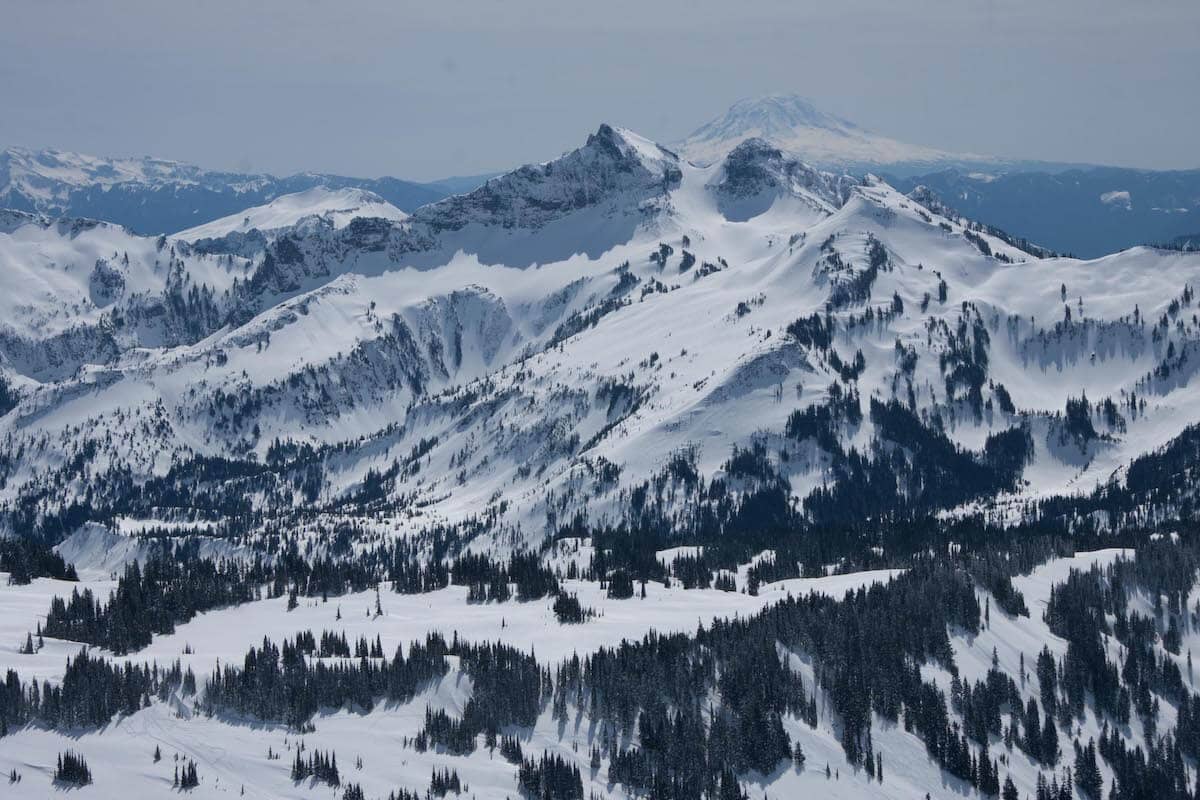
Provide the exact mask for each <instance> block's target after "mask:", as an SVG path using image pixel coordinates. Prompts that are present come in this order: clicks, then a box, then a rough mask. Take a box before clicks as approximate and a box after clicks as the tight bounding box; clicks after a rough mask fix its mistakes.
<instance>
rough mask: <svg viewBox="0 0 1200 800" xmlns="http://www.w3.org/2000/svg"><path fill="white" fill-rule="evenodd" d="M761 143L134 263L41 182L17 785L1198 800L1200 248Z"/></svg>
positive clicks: (168, 249) (262, 223) (6, 442)
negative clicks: (994, 214)
mask: <svg viewBox="0 0 1200 800" xmlns="http://www.w3.org/2000/svg"><path fill="white" fill-rule="evenodd" d="M780 102H781V101H780V100H779V99H778V98H776V99H774V100H771V101H769V104H771V103H773V104H774V105H776V106H778V105H779V103H780ZM785 105H787V104H786V103H785ZM791 108H792V111H793V112H794V111H795V108H796V107H795V106H794V104H793V105H792V106H791ZM735 111H737V112H738V113H735V114H734V116H732V117H729V118H727V119H726V120H725V122H724V123H722V124H717V123H714V124H713V125H710V126H707V127H706V128H705V129H702V131H701V132H698V133H697V135H696V136H694V137H692V138H691V139H690V140H688V141H687V142H685V143H684V147H683V148H681V152H684V151H686V152H690V153H691V154H692V156H693V157H692V158H691V159H689V158H688V157H685V156H684V155H681V154H680V153H678V152H676V151H675V150H673V149H671V148H669V147H665V146H662V145H659V144H657V143H655V142H653V141H650V140H648V139H646V138H643V137H641V136H639V135H637V134H636V133H633V132H632V131H629V130H625V129H622V128H617V127H613V126H610V125H601V126H600V127H599V128H598V129H597V130H596V131H595V132H594V133H592V134H591V135H590V136H587V138H586V141H585V142H584V143H583V144H582V146H580V147H578V148H577V149H575V150H572V151H570V152H568V153H566V154H565V155H563V156H561V157H559V158H557V159H554V160H551V161H547V162H545V163H542V164H536V165H530V166H524V167H521V168H519V169H517V170H515V171H512V172H508V173H505V174H502V175H499V176H496V177H492V178H490V179H488V180H486V182H484V183H483V184H482V185H479V186H478V187H476V188H472V189H470V190H469V191H465V193H457V194H451V193H450V192H451V191H454V190H450V189H445V188H444V187H443V190H441V191H440V193H438V194H437V196H436V197H434V198H430V199H431V200H433V202H426V203H422V202H411V203H410V202H407V201H404V200H402V199H400V198H399V197H398V196H397V195H395V194H394V193H393V194H389V193H388V191H387V187H385V186H384V187H381V186H380V185H374V186H372V185H360V184H354V185H350V184H339V183H338V182H335V181H330V180H319V181H317V180H314V181H313V182H311V184H308V185H298V186H295V187H292V188H294V189H295V191H283V190H282V189H280V188H279V187H278V186H276V185H274V184H272V185H271V188H270V191H259V190H258V189H256V190H255V191H254V192H249V190H247V191H244V192H243V193H242V194H241V195H239V197H241V198H242V200H243V201H244V202H242V203H241V204H240V205H237V206H230V207H228V208H226V206H228V205H229V203H226V200H228V197H226V194H227V188H228V185H229V184H228V182H224V183H219V184H213V186H218V188H212V187H211V186H210V188H208V189H204V187H205V186H206V185H208V184H205V183H204V180H202V178H203V175H199V176H197V175H191V177H188V178H187V180H188V181H191V183H189V184H188V185H190V186H192V187H193V189H192V190H190V191H200V190H201V189H203V190H204V191H210V192H215V193H216V194H218V195H220V196H221V197H222V198H223V199H222V203H225V205H223V206H222V207H221V209H220V210H218V209H216V208H213V209H210V213H207V214H206V216H205V219H202V220H201V219H196V220H194V221H187V222H184V221H183V220H182V217H180V215H176V216H175V217H172V219H171V220H170V221H169V222H170V225H169V227H164V228H163V230H171V231H175V232H173V233H156V235H151V236H145V235H139V234H137V233H134V232H132V230H131V228H129V227H124V226H122V225H120V224H117V223H115V222H106V221H98V220H95V219H87V218H82V217H76V216H64V215H62V211H63V210H64V208H65V206H64V205H63V203H66V202H68V201H69V202H70V203H71V204H73V205H71V207H72V208H74V207H76V205H74V204H75V203H76V202H77V201H78V198H79V197H81V196H82V195H73V194H71V192H70V191H67V190H63V191H58V189H54V187H50V188H46V187H47V186H49V185H48V184H45V183H40V184H39V183H37V182H36V181H35V182H33V183H29V182H27V183H26V184H23V185H28V186H42V187H43V189H45V191H44V192H43V195H39V197H41V201H40V202H41V204H40V205H39V204H38V203H35V202H32V201H31V202H28V203H25V204H23V206H22V208H21V209H15V208H14V209H10V210H5V211H0V442H2V445H0V528H2V531H3V538H0V569H2V570H4V572H5V573H6V575H5V579H6V580H5V582H7V584H8V585H6V586H0V612H2V613H0V668H3V669H5V670H8V672H7V680H6V681H5V682H4V684H3V685H0V774H2V775H7V776H9V778H8V779H9V781H10V786H9V790H10V791H15V792H16V793H17V795H19V796H22V797H50V796H59V793H60V792H61V791H63V790H65V789H66V788H68V787H72V786H81V787H83V788H82V789H80V791H81V796H88V795H92V796H96V797H113V796H117V795H118V794H120V795H126V796H134V797H142V796H146V797H149V796H160V795H164V794H165V793H167V792H169V791H172V790H177V791H180V792H188V793H191V794H194V795H195V796H196V797H221V796H248V797H263V798H266V797H271V798H274V797H296V798H301V797H305V798H307V797H337V798H344V800H362V799H363V798H393V799H395V798H400V799H401V800H409V799H410V798H414V799H415V798H418V797H422V798H429V797H439V798H441V797H446V796H448V795H459V796H462V797H464V798H465V797H478V798H505V797H516V796H527V797H529V798H544V799H545V800H583V798H585V797H587V798H589V800H590V798H593V797H595V798H600V797H605V798H630V797H650V798H664V799H665V798H671V799H672V800H674V799H678V800H684V798H701V797H704V798H721V800H740V799H741V798H756V800H757V798H765V797H796V796H819V797H830V798H862V797H874V796H883V797H895V798H922V797H924V798H929V797H993V796H1003V797H1004V798H1005V800H1014V798H1025V797H1030V798H1037V800H1065V798H1069V797H1074V796H1079V797H1084V798H1088V799H1089V800H1102V799H1103V798H1115V799H1116V800H1126V798H1179V799H1180V800H1182V799H1183V798H1195V797H1196V796H1197V795H1198V794H1200V775H1198V770H1197V759H1198V758H1200V694H1197V691H1198V690H1200V685H1198V683H1197V681H1200V676H1194V675H1193V669H1192V657H1191V650H1192V649H1194V648H1195V647H1197V646H1200V628H1198V626H1200V587H1198V586H1197V581H1196V578H1197V575H1196V570H1197V567H1198V566H1200V538H1198V537H1197V535H1196V527H1195V519H1196V514H1197V506H1196V498H1195V475H1196V474H1197V472H1196V471H1197V469H1198V468H1200V427H1198V425H1200V377H1198V374H1197V373H1198V372H1200V317H1198V314H1200V311H1198V309H1197V299H1196V297H1195V287H1196V286H1197V284H1198V283H1200V253H1197V252H1194V251H1192V250H1190V249H1188V248H1186V247H1151V246H1138V247H1133V248H1131V249H1125V250H1121V251H1118V252H1115V253H1111V254H1109V255H1105V256H1103V257H1099V258H1096V259H1094V260H1080V259H1077V258H1073V257H1068V256H1064V255H1060V254H1058V253H1056V252H1053V251H1052V250H1050V249H1048V248H1047V247H1044V246H1042V245H1040V244H1035V243H1033V242H1031V241H1027V240H1026V239H1024V238H1021V236H1020V235H1018V234H1017V233H1008V232H1006V231H1004V230H1001V229H1000V228H998V227H994V226H993V225H992V224H989V222H990V221H989V220H987V219H979V220H976V219H971V218H967V217H964V216H962V215H961V214H960V213H959V212H958V211H956V210H954V209H953V208H951V207H950V206H948V205H946V204H945V203H944V202H943V200H942V199H940V197H939V195H938V194H935V192H934V191H933V190H931V189H930V188H928V187H927V186H925V185H924V184H920V183H914V182H913V181H912V180H910V179H907V178H906V181H908V182H909V185H906V187H905V188H906V189H907V191H903V192H902V191H900V190H899V189H897V188H896V187H895V185H894V184H893V183H889V182H888V181H887V180H885V179H884V178H882V177H879V176H878V175H877V174H874V173H872V172H870V171H865V172H864V171H863V170H861V169H848V168H847V169H842V168H839V167H838V165H837V164H836V163H833V164H831V163H830V162H836V161H838V160H839V158H842V156H838V155H837V153H834V154H833V155H830V152H831V150H830V148H836V146H837V143H838V141H839V138H838V136H837V135H835V134H834V133H832V132H830V131H831V130H832V128H831V126H832V127H836V126H842V127H841V128H840V130H841V131H842V133H841V134H840V135H841V139H842V140H845V139H852V140H853V147H852V149H851V150H850V151H847V152H848V153H849V154H848V155H845V159H846V160H850V161H855V163H861V161H862V159H868V160H872V162H873V163H877V164H878V166H879V169H878V170H877V171H878V172H879V173H881V174H882V173H884V172H887V168H888V165H889V164H892V165H894V164H896V163H899V162H901V161H919V162H920V163H922V164H935V165H944V164H945V163H946V162H947V160H948V159H951V160H953V159H954V158H957V157H951V156H947V155H946V154H942V153H940V152H938V151H933V150H930V149H927V148H912V147H910V146H906V145H901V144H900V143H898V142H894V141H893V140H884V139H882V138H880V137H873V136H872V135H868V134H866V133H865V132H862V131H860V130H859V129H857V128H855V127H854V126H852V125H850V124H849V123H843V122H842V121H839V120H836V119H834V118H831V117H825V116H823V115H818V116H816V117H813V116H811V115H810V116H808V117H804V118H803V119H800V118H796V119H792V120H791V122H790V123H789V125H790V128H789V130H791V131H792V132H793V133H795V132H796V131H800V133H795V135H792V136H790V137H789V136H782V135H780V133H779V129H778V128H773V127H772V126H771V125H770V124H766V123H764V122H763V120H764V119H765V118H764V117H763V116H762V115H761V114H758V113H757V112H754V113H751V111H747V108H746V107H742V108H741V109H740V111H739V110H738V109H737V107H735ZM731 113H733V112H731ZM814 113H815V112H814ZM775 118H776V117H772V118H771V119H775ZM747 120H749V121H747ZM805 125H809V126H810V127H811V126H812V125H817V126H824V127H823V128H822V129H823V130H825V131H826V133H827V134H828V136H824V135H823V138H822V137H817V138H813V137H812V136H808V135H807V134H805V135H801V134H802V133H803V130H801V129H802V128H804V126H805ZM845 126H849V127H845ZM743 133H745V134H747V135H742V134H743ZM750 134H753V135H750ZM764 136H766V137H767V138H762V137H764ZM806 137H807V138H806ZM781 139H782V140H783V141H781ZM806 143H807V144H808V145H809V146H812V147H814V148H817V146H818V145H819V146H820V148H823V149H819V148H818V149H817V150H816V152H817V155H819V156H820V158H816V159H815V160H816V161H818V162H820V163H819V164H818V165H813V164H811V163H809V162H808V161H807V160H806V158H805V152H804V150H805V147H806ZM701 156H702V157H701ZM971 158H975V157H971ZM27 161H28V159H27ZM34 161H36V159H34ZM14 163H15V162H14ZM22 163H26V162H22ZM29 163H32V162H29ZM71 163H72V164H75V165H76V166H75V167H72V169H75V168H76V167H78V165H79V163H83V162H78V161H73V162H71ZM131 163H134V162H131ZM136 163H137V164H138V165H139V166H137V169H138V170H142V171H141V172H137V176H135V177H136V181H135V182H139V183H138V185H145V184H146V183H147V182H150V183H153V182H154V181H155V180H158V178H156V177H155V175H158V173H153V174H150V175H149V177H147V174H148V173H146V172H145V171H146V170H149V169H150V166H153V165H154V164H160V162H153V163H152V162H148V161H144V162H136ZM163 163H167V162H163ZM171 163H173V162H171ZM956 163H957V162H956ZM970 163H971V164H974V163H976V162H975V161H970ZM160 166H161V165H160ZM128 168H129V169H131V170H132V169H134V167H132V166H130V167H128ZM9 169H12V168H11V167H10V168H9ZM155 169H158V167H156V168H155ZM162 169H167V167H162ZM171 169H175V167H171ZM110 172H111V170H110V169H101V170H100V172H99V173H98V174H103V175H108V174H110ZM172 174H174V173H172ZM189 174H190V173H189ZM205 174H207V173H205ZM909 174H911V171H910V173H909ZM60 177H61V176H60ZM159 177H161V176H159ZM131 180H133V179H131ZM172 180H174V179H173V178H172ZM205 180H206V179H205ZM263 181H266V179H265V178H263ZM168 183H170V182H168ZM260 183H261V181H260ZM120 185H121V184H120V183H117V184H114V187H118V188H114V189H112V190H113V191H118V192H120V191H125V190H122V189H120V188H119V186H120ZM171 185H172V186H173V185H174V184H171ZM255 185H256V186H258V185H259V184H255ZM413 186H416V185H415V184H414V185H413ZM196 187H199V188H196ZM219 187H226V188H219ZM176 188H178V187H176ZM260 188H261V186H260ZM73 191H74V190H73ZM89 191H90V190H89ZM163 191H167V190H166V189H164V190H163ZM170 191H175V189H171V190H170ZM55 192H58V193H57V194H56V193H55ZM63 192H66V193H65V194H64V193H63ZM447 195H448V196H447ZM10 196H11V194H10ZM98 196H99V195H97V197H98ZM109 197H110V198H111V197H112V196H111V195H109ZM56 198H57V200H56ZM64 198H65V199H64ZM439 198H440V199H439ZM52 201H53V202H52ZM230 202H232V201H230ZM55 203H58V205H55ZM147 213H149V212H147ZM224 214H228V216H224ZM176 217H179V218H178V219H176ZM147 219H149V217H147ZM167 222H168V221H166V220H165V218H164V221H163V225H167ZM196 223H198V224H196ZM134 227H137V226H134Z"/></svg>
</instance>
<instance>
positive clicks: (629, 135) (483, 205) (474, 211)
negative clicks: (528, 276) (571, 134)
mask: <svg viewBox="0 0 1200 800" xmlns="http://www.w3.org/2000/svg"><path fill="white" fill-rule="evenodd" d="M681 178H682V173H681V171H680V169H679V157H678V156H676V155H675V154H674V153H672V152H671V151H669V150H667V149H666V148H663V147H661V146H659V145H657V144H655V143H654V142H651V141H650V140H648V139H645V138H643V137H641V136H638V135H637V134H635V133H633V132H631V131H627V130H624V129H620V128H614V127H612V126H611V125H601V126H600V128H599V129H598V130H597V131H596V133H594V134H592V135H590V136H589V137H588V139H587V142H586V143H585V144H584V145H583V147H580V148H578V149H576V150H572V151H571V152H569V153H567V154H566V155H564V156H562V157H561V158H558V159H555V160H553V161H547V162H545V163H542V164H531V165H527V166H524V167H521V168H520V169H517V170H514V171H513V172H509V173H507V174H505V175H501V176H500V177H498V178H493V179H491V180H489V181H488V182H487V183H485V184H484V185H483V186H481V187H479V188H478V189H476V190H475V191H473V192H469V193H467V194H464V195H457V196H454V197H450V198H447V199H446V200H443V201H441V202H439V203H435V204H433V205H431V206H428V207H426V208H423V209H420V210H418V211H417V212H416V213H415V214H414V215H413V218H412V219H413V222H414V223H419V224H424V225H427V226H429V227H430V228H431V229H432V230H433V232H434V233H440V232H442V231H447V230H460V229H462V228H465V227H467V226H468V225H472V224H477V225H482V226H497V225H499V226H502V227H505V228H524V229H536V228H541V227H543V226H545V225H547V224H549V223H551V222H554V221H556V220H559V219H561V218H563V217H565V216H567V215H568V214H571V213H573V212H576V211H581V210H583V209H588V208H601V209H602V210H604V211H606V212H611V213H621V212H624V211H627V210H628V209H630V208H635V209H636V207H637V206H638V204H639V203H640V202H642V201H645V200H648V199H651V198H654V197H659V196H662V195H665V194H666V193H667V192H668V191H670V190H671V189H673V188H675V187H677V186H678V185H679V182H680V180H681Z"/></svg>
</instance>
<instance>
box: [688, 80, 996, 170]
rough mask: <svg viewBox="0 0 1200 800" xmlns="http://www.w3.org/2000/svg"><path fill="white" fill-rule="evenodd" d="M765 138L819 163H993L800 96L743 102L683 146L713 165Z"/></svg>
mask: <svg viewBox="0 0 1200 800" xmlns="http://www.w3.org/2000/svg"><path fill="white" fill-rule="evenodd" d="M751 138H762V139H766V140H767V141H769V142H771V143H772V144H774V145H776V146H778V147H780V148H782V149H784V150H787V151H790V152H792V153H796V154H798V155H799V156H800V157H801V158H802V159H804V160H805V161H806V162H808V163H810V164H813V165H816V166H820V167H836V168H841V169H846V168H868V169H869V168H871V167H878V166H881V165H890V164H909V163H921V164H937V163H946V162H953V163H962V162H967V161H970V162H977V161H988V160H989V159H987V158H984V157H981V156H973V155H969V154H961V153H959V154H956V153H948V152H945V151H941V150H936V149H934V148H930V147H923V146H921V145H914V144H908V143H906V142H901V141H897V140H895V139H890V138H888V137H886V136H880V135H878V134H875V133H871V132H870V131H867V130H864V129H862V128H860V127H859V126H857V125H855V124H854V123H853V122H850V121H848V120H845V119H842V118H840V117H837V116H834V115H832V114H828V113H826V112H824V111H821V110H820V109H818V108H816V107H815V106H813V104H812V103H810V102H809V101H808V100H806V99H805V98H803V97H799V96H796V95H769V96H767V97H761V98H753V99H747V100H740V101H738V102H737V103H734V104H733V106H731V107H730V108H729V110H728V111H726V112H725V113H724V114H723V115H721V116H720V117H718V118H717V119H714V120H712V121H711V122H708V123H707V124H705V125H702V126H701V127H699V128H697V129H696V130H695V131H694V132H693V133H692V134H691V135H690V136H688V137H687V138H686V139H684V140H683V141H682V142H680V143H679V144H678V148H679V150H680V152H681V153H683V154H684V155H685V156H686V157H687V158H689V159H691V160H692V161H694V162H696V163H700V164H713V163H716V162H717V161H719V160H720V159H721V158H722V157H723V156H725V155H726V154H727V153H729V152H730V151H732V150H733V148H734V147H736V146H737V145H738V144H740V143H741V142H743V141H745V140H747V139H751Z"/></svg>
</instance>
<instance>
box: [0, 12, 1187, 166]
mask: <svg viewBox="0 0 1200 800" xmlns="http://www.w3.org/2000/svg"><path fill="white" fill-rule="evenodd" d="M1196 30H1200V4H1195V3H1192V2H1179V1H1178V0H1162V1H1161V2H1151V3H1146V4H1141V5H1138V6H1128V5H1127V4H1122V3H1116V2H1113V1H1112V0H1102V1H1101V2H1098V3H1097V2H1087V3H1085V2H1083V0H1064V2H1060V3H1057V4H1054V6H1053V7H1052V8H1046V7H1043V6H1042V4H1039V3H1034V2H1030V1H1029V0H1018V2H1014V3H1009V4H1004V5H1002V4H1000V3H998V2H977V3H967V4H951V3H946V2H935V1H934V0H925V1H924V2H916V3H911V4H906V6H904V7H899V6H894V5H893V4H889V3H884V2H882V1H881V0H854V1H853V2H848V3H841V4H837V5H836V7H817V8H802V7H798V6H797V5H796V4H792V3H780V2H775V0H770V1H769V2H766V1H764V2H754V3H747V4H744V5H739V6H738V7H737V8H734V7H731V6H730V4H718V3H708V2H700V3H687V2H684V1H683V0H669V1H668V2H663V3H659V4H656V5H655V6H653V7H652V8H641V7H640V6H639V5H638V4H635V3H630V2H627V0H619V2H613V3H609V4H607V5H605V6H603V7H593V6H580V7H568V6H566V5H562V4H560V5H550V6H545V7H543V4H539V3H536V2H531V1H530V0H514V2H509V3H505V4H502V5H501V4H495V3H489V2H481V1H480V0H450V1H449V2H446V3H442V4H437V6H436V7H431V6H429V5H413V4H385V3H377V2H359V3H354V4H347V6H346V7H345V8H343V7H341V6H328V5H324V4H318V3H304V4H294V3H291V4H289V3H282V2H278V0H271V2H263V3H257V4H254V5H253V6H251V7H247V8H243V7H242V6H240V5H239V4H235V3H230V2H228V0H219V2H211V3H205V4H202V5H197V6H196V7H192V6H178V7H177V6H167V5H161V6H160V4H156V3H151V2H147V0H133V1H131V2H111V1H107V2H92V3H83V2H74V1H72V0H59V1H58V2H54V1H51V2H41V3H32V2H24V1H23V0H22V1H21V2H17V3H14V4H11V7H10V8H9V9H7V11H6V24H5V25H4V26H3V27H0V69H3V72H4V74H5V75H6V76H7V77H8V80H6V81H4V82H3V83H2V84H0V103H2V104H3V107H4V108H5V109H6V113H5V114H3V115H0V145H3V146H12V145H21V146H26V147H31V148H42V147H53V148H57V149H63V150H74V151H79V152H84V153H93V154H96V155H111V156H141V155H152V156H158V157H163V158H170V159H175V160H180V161H186V162H190V163H195V164H198V165H200V166H203V167H207V168H210V169H224V170H236V171H255V172H271V173H275V174H287V173H293V172H298V171H306V170H311V171H319V172H333V173H340V174H345V175H353V176H362V177H375V176H380V175H394V176H398V177H403V178H410V179H414V180H434V179H438V178H443V177H447V176H451V175H473V174H479V173H486V172H493V171H497V170H504V169H508V168H511V167H514V166H516V165H519V164H522V163H527V162H531V161H541V160H545V159H548V158H552V157H554V156H555V155H557V154H558V153H561V152H563V151H564V150H568V149H570V148H572V147H575V146H578V145H579V144H580V143H582V142H583V140H584V139H585V138H586V136H587V134H588V133H590V132H592V131H594V130H595V129H596V127H597V126H598V125H599V124H600V123H601V122H611V123H613V124H619V125H623V126H626V127H629V128H632V129H634V130H636V131H638V132H639V133H642V134H644V135H646V136H649V137H651V138H654V139H656V140H659V141H663V142H669V141H673V140H676V139H679V138H682V137H684V136H686V135H687V134H688V133H690V132H691V131H692V130H693V129H695V128H696V127H698V126H699V125H701V124H703V123H704V122H706V121H708V120H709V119H711V118H713V117H715V116H717V115H719V114H721V113H722V112H723V111H724V110H725V109H726V108H727V107H728V106H729V105H730V104H731V103H733V102H734V101H736V100H738V99H742V98H745V97H754V96H758V95H764V94H770V93H796V94H799V95H803V96H805V97H807V98H809V99H811V100H812V102H813V103H814V104H816V105H817V106H818V107H819V108H821V109H823V110H826V111H829V112H830V113H833V114H836V115H839V116H842V117H845V118H847V119H849V120H851V121H853V122H855V123H857V124H859V125H861V126H862V127H864V128H867V129H870V130H873V131H875V132H877V133H880V134H883V135H886V136H890V137H893V138H896V139H899V140H903V141H907V142H912V143H916V144H922V145H928V146H930V147H936V148H940V149H943V150H948V151H956V152H973V153H979V154H986V155H995V156H999V157H1004V158H1012V159H1029V160H1043V161H1056V162H1080V163H1096V164H1112V165H1118V166H1132V167H1142V168H1150V169H1189V168H1196V167H1200V158H1197V157H1196V155H1195V146H1194V139H1195V136H1194V130H1195V129H1196V127H1197V125H1198V124H1200V104H1197V103H1195V102H1189V101H1187V100H1186V98H1187V97H1189V96H1193V95H1194V93H1195V88H1194V85H1195V82H1196V80H1197V78H1200V48H1197V47H1196V46H1195V44H1194V34H1195V31H1196ZM950 65H954V68H953V69H951V68H949V66H950Z"/></svg>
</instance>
